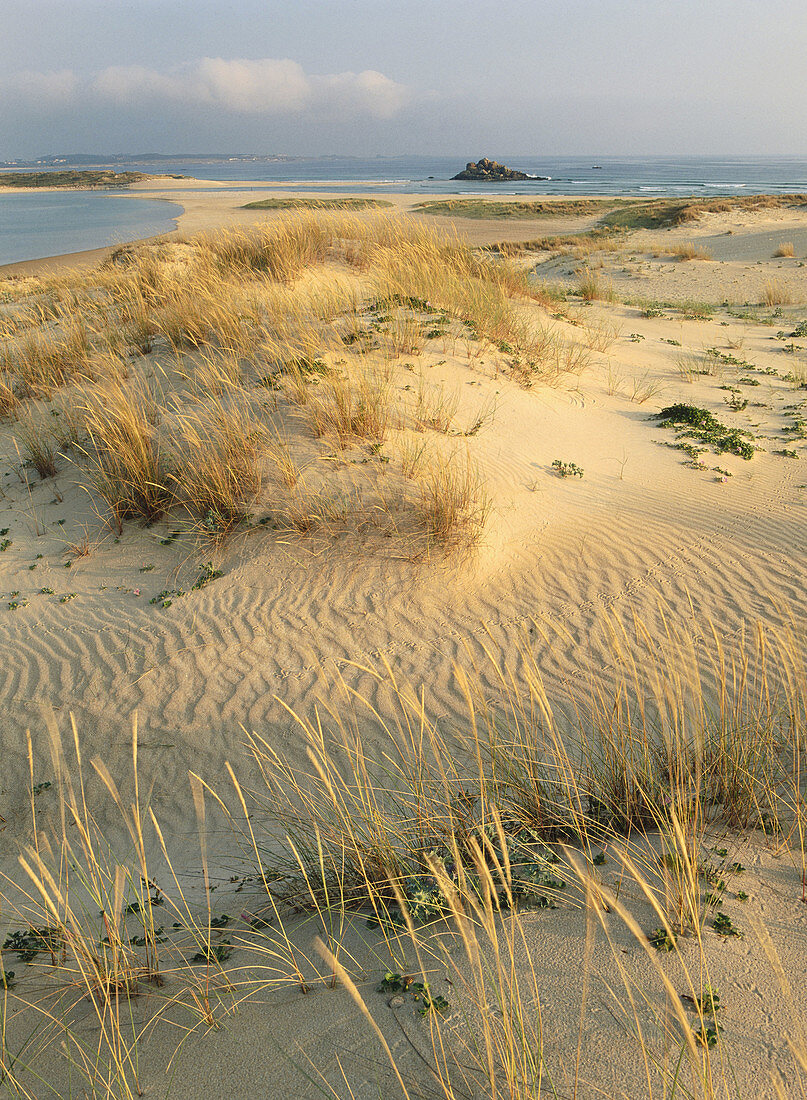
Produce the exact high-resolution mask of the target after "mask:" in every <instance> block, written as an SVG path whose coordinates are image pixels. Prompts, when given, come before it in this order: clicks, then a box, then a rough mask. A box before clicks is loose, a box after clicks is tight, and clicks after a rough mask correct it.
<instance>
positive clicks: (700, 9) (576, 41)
mask: <svg viewBox="0 0 807 1100" xmlns="http://www.w3.org/2000/svg"><path fill="white" fill-rule="evenodd" d="M806 57H807V3H805V0H280V2H278V0H228V2H226V3H223V2H221V0H0V160H12V159H17V158H20V159H22V158H25V159H32V158H35V157H38V156H44V155H48V154H56V153H65V152H67V153H96V152H97V153H122V152H131V153H138V152H146V151H149V152H151V151H155V152H164V153H171V152H184V153H194V152H225V153H230V152H250V153H259V154H273V153H281V154H290V155H311V156H316V155H328V154H344V155H352V156H371V155H375V154H383V155H410V156H411V155H417V154H422V155H445V156H452V157H453V156H457V157H458V158H459V159H460V160H462V161H465V160H468V159H477V157H480V156H492V157H496V158H498V159H504V158H505V157H506V156H507V155H508V154H521V155H525V156H527V155H529V156H541V155H547V156H549V155H552V156H562V155H574V154H578V155H586V156H608V155H614V156H618V155H626V156H627V155H632V156H638V155H644V154H647V155H652V154H657V155H662V154H668V155H709V154H712V155H721V154H722V155H726V154H735V155H762V154H775V155H790V156H805V155H807V125H806V124H805V120H806V119H807V65H805V64H804V59H805V58H806Z"/></svg>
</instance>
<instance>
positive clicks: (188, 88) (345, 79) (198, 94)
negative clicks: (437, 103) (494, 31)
mask: <svg viewBox="0 0 807 1100" xmlns="http://www.w3.org/2000/svg"><path fill="white" fill-rule="evenodd" d="M3 86H4V87H5V88H6V89H7V90H8V93H7V94H10V93H12V92H13V93H14V96H15V98H16V99H19V100H23V101H26V102H30V101H32V100H33V101H38V100H40V101H42V102H43V103H47V105H54V104H58V103H59V102H65V103H66V102H68V101H73V100H75V99H76V98H77V97H79V96H80V97H82V98H84V99H85V100H87V101H88V102H95V103H100V104H104V103H107V104H112V105H114V106H117V107H132V108H137V107H140V106H142V105H143V104H144V103H149V104H160V103H162V104H165V105H170V104H182V105H184V106H187V107H193V106H198V107H204V108H205V109H207V110H210V109H211V108H212V109H216V108H218V109H219V110H222V111H228V112H232V113H233V114H240V115H300V114H303V113H306V112H309V113H316V114H320V115H323V114H324V115H328V116H333V115H349V116H357V115H358V116H361V115H369V116H371V117H374V118H381V119H387V118H391V117H392V116H393V115H395V114H397V113H398V112H399V111H401V110H402V109H403V108H404V107H405V106H406V105H407V104H408V103H409V102H411V100H412V98H413V95H412V91H411V89H410V88H408V87H407V86H406V85H404V84H399V83H397V82H396V81H394V80H391V79H390V78H389V77H388V76H385V75H384V74H383V73H380V72H377V71H376V70H374V69H366V70H364V71H363V72H359V73H354V72H342V73H332V74H328V75H323V76H320V75H309V74H307V73H306V72H305V71H304V69H303V68H302V66H301V65H300V64H299V63H298V62H296V61H292V60H291V59H290V58H271V57H266V58H261V59H259V60H247V59H243V58H235V59H227V58H223V57H204V58H201V59H199V60H198V61H194V62H192V63H190V64H188V65H184V66H182V67H181V68H178V69H173V70H170V71H167V72H165V71H163V72H161V71H159V70H157V69H149V68H146V67H144V66H140V65H112V66H110V67H109V68H106V69H103V70H102V71H101V72H99V73H96V74H95V75H94V76H92V77H89V78H86V79H83V80H80V79H79V78H78V77H77V76H76V75H75V74H74V73H72V72H70V71H68V70H65V71H63V72H61V73H32V72H29V73H18V74H16V75H15V76H11V77H9V78H7V79H6V80H5V81H4V82H3Z"/></svg>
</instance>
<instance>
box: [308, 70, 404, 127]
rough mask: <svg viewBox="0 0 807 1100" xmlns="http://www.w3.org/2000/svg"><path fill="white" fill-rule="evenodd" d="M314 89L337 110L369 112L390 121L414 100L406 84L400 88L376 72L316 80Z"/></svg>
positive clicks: (322, 77)
mask: <svg viewBox="0 0 807 1100" xmlns="http://www.w3.org/2000/svg"><path fill="white" fill-rule="evenodd" d="M312 85H313V87H314V89H315V90H316V91H317V92H318V93H319V94H320V95H321V96H322V99H323V101H327V102H330V103H331V104H332V105H333V106H334V107H335V108H336V109H338V110H342V111H345V110H346V111H349V112H356V113H358V112H366V113H367V114H370V115H375V117H376V118H391V117H392V116H393V115H396V114H397V113H398V112H399V111H400V110H401V109H402V108H403V107H405V106H406V105H407V103H409V102H410V100H411V99H412V93H411V89H409V88H407V86H406V85H405V84H397V83H396V82H395V81H394V80H390V78H389V77H388V76H384V74H383V73H379V72H376V70H375V69H365V70H364V72H361V73H337V74H336V75H335V76H319V77H316V76H315V77H313V78H312Z"/></svg>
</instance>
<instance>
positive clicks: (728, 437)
mask: <svg viewBox="0 0 807 1100" xmlns="http://www.w3.org/2000/svg"><path fill="white" fill-rule="evenodd" d="M654 419H655V420H659V421H660V422H661V425H662V427H667V428H679V429H680V428H683V429H684V430H683V431H680V432H679V435H678V438H684V437H688V438H690V439H699V440H701V442H703V443H707V444H708V445H709V446H710V447H712V449H713V450H714V451H715V453H717V454H723V453H725V452H728V453H730V454H735V455H739V457H740V458H745V459H750V458H753V456H754V451H755V449H756V448H755V447H754V444H753V443H752V442H750V441H749V440H750V439H753V436H750V433H748V432H744V431H741V430H740V429H739V428H728V427H726V425H725V424H721V423H720V421H719V420H718V419H717V418H716V417H715V416H714V415H713V414H712V413H711V412H709V410H708V409H702V408H699V407H698V406H697V405H687V404H676V405H668V406H667V407H666V408H664V409H662V410H661V412H659V413H656V414H655V417H654Z"/></svg>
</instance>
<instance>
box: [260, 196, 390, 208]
mask: <svg viewBox="0 0 807 1100" xmlns="http://www.w3.org/2000/svg"><path fill="white" fill-rule="evenodd" d="M389 206H392V203H391V202H389V201H388V200H387V199H373V198H353V197H345V198H343V199H315V198H292V199H289V198H282V199H281V198H272V199H256V200H255V202H248V203H245V204H244V206H242V208H241V209H242V210H380V209H381V208H382V207H389Z"/></svg>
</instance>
